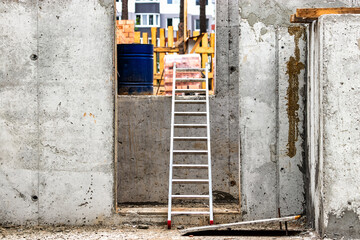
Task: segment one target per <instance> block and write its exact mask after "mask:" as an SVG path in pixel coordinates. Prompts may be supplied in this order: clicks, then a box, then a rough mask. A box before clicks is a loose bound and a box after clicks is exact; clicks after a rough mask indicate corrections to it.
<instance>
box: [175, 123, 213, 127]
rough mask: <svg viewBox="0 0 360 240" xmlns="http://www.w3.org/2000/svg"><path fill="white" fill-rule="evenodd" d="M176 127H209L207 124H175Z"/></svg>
mask: <svg viewBox="0 0 360 240" xmlns="http://www.w3.org/2000/svg"><path fill="white" fill-rule="evenodd" d="M174 127H207V124H180V123H177V124H174Z"/></svg>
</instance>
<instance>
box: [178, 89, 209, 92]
mask: <svg viewBox="0 0 360 240" xmlns="http://www.w3.org/2000/svg"><path fill="white" fill-rule="evenodd" d="M175 92H206V89H175Z"/></svg>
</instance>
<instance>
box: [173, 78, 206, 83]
mask: <svg viewBox="0 0 360 240" xmlns="http://www.w3.org/2000/svg"><path fill="white" fill-rule="evenodd" d="M175 80H176V81H181V82H184V81H185V82H205V81H206V79H205V78H175Z"/></svg>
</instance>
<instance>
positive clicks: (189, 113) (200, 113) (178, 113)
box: [174, 112, 206, 115]
mask: <svg viewBox="0 0 360 240" xmlns="http://www.w3.org/2000/svg"><path fill="white" fill-rule="evenodd" d="M174 114H175V115H206V112H174Z"/></svg>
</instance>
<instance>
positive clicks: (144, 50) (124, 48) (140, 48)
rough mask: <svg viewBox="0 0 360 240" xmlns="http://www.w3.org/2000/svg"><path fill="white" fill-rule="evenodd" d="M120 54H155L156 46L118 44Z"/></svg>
mask: <svg viewBox="0 0 360 240" xmlns="http://www.w3.org/2000/svg"><path fill="white" fill-rule="evenodd" d="M117 52H118V54H151V55H152V54H153V53H154V46H153V45H152V44H138V43H136V44H135V43H133V44H118V45H117Z"/></svg>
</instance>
